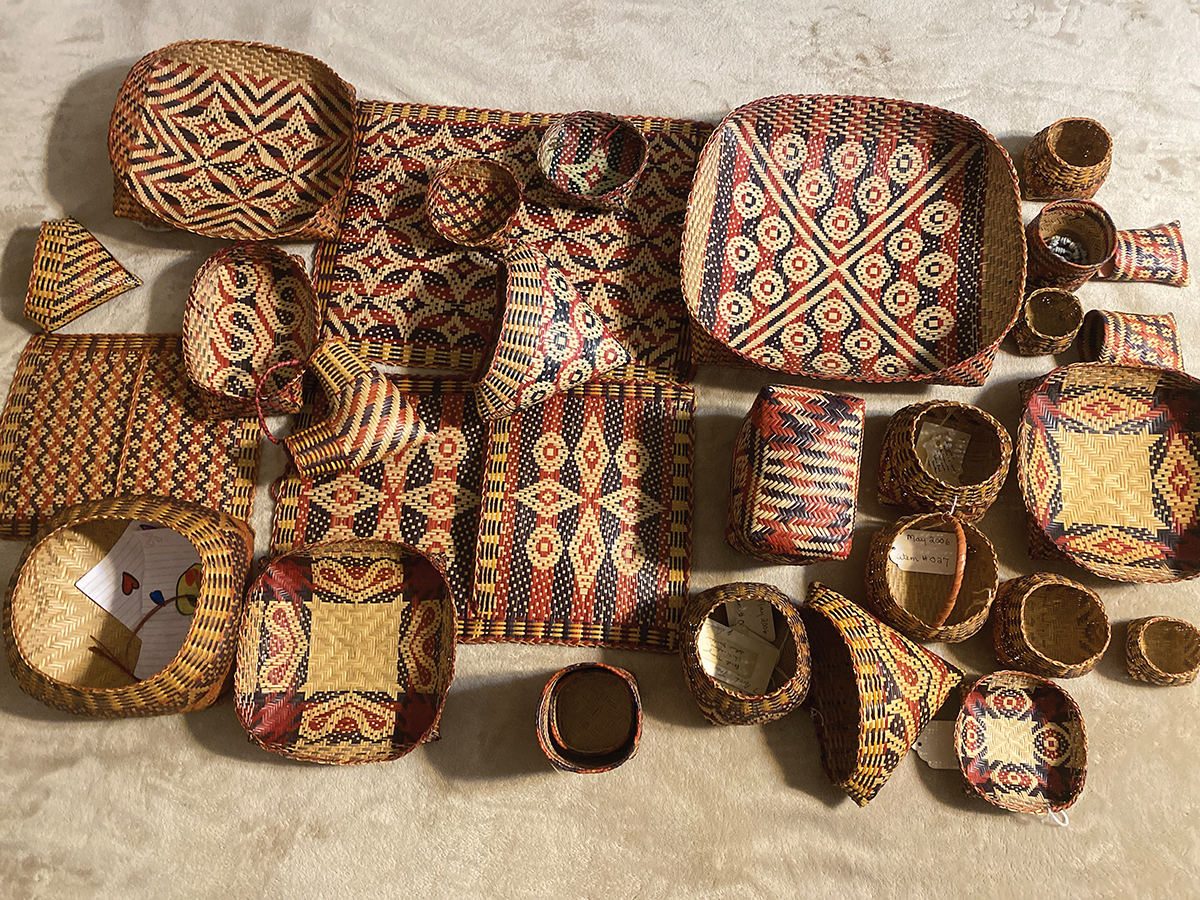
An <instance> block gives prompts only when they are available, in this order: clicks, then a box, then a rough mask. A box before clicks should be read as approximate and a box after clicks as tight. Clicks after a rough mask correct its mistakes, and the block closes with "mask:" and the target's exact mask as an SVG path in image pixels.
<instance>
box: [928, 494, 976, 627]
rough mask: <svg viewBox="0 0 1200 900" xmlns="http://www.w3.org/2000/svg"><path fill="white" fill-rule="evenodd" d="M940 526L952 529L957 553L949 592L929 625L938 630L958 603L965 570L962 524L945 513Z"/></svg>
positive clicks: (964, 539) (965, 543)
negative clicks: (948, 526)
mask: <svg viewBox="0 0 1200 900" xmlns="http://www.w3.org/2000/svg"><path fill="white" fill-rule="evenodd" d="M942 524H943V525H950V526H951V527H953V528H954V538H955V542H956V544H957V548H958V550H957V553H956V554H955V560H954V581H953V582H951V584H950V590H949V591H948V592H947V593H946V600H945V602H944V604H943V606H942V608H941V609H940V610H938V614H937V616H935V617H934V620H933V621H932V622H930V623H929V624H930V625H932V626H933V627H934V628H940V627H941V626H942V625H944V624H945V623H946V620H947V619H948V618H950V613H951V612H953V611H954V604H955V603H957V602H958V592H959V591H960V590H961V589H962V583H963V573H964V572H965V571H966V568H967V535H966V532H964V531H963V527H962V523H961V522H959V521H958V519H956V518H955V517H954V516H952V515H950V514H949V513H947V514H946V515H944V516H942Z"/></svg>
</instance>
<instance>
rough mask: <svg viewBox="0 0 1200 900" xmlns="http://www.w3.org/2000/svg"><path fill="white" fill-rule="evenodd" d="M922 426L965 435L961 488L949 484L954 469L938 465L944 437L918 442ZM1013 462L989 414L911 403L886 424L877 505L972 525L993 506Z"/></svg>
mask: <svg viewBox="0 0 1200 900" xmlns="http://www.w3.org/2000/svg"><path fill="white" fill-rule="evenodd" d="M926 425H929V426H931V428H945V429H949V431H950V432H956V433H960V434H965V435H967V436H968V437H969V441H968V443H967V445H966V450H965V453H964V455H963V457H962V472H961V476H960V477H959V478H958V481H960V482H961V483H960V484H958V485H955V484H953V483H951V481H950V480H948V479H949V477H950V476H949V471H952V470H947V469H946V468H944V467H943V465H942V463H941V461H942V460H943V459H945V455H944V454H943V453H942V451H941V449H939V445H940V444H941V443H942V441H943V437H944V435H943V436H939V435H937V434H931V436H930V437H928V438H926V439H924V440H922V437H921V434H922V430H923V429H924V427H925V426H926ZM922 456H924V461H922ZM1011 458H1012V438H1010V437H1009V435H1008V431H1007V430H1006V429H1005V427H1004V426H1003V425H1001V424H1000V423H999V422H998V421H997V420H996V418H995V417H994V416H992V415H991V414H990V413H987V412H985V411H984V410H982V409H979V408H978V407H976V406H969V405H967V404H966V403H957V402H955V401H953V400H927V401H926V402H924V403H914V404H913V405H911V406H906V407H904V408H903V409H901V410H899V411H898V412H896V414H895V415H893V416H892V417H891V419H889V420H888V424H887V429H886V431H885V432H884V435H883V449H882V450H881V451H880V454H879V502H880V503H886V504H889V505H891V506H900V507H903V508H905V509H915V510H920V511H921V512H948V513H953V514H954V515H955V516H957V517H958V518H959V519H962V520H963V521H967V522H974V521H977V520H978V519H981V518H983V514H984V513H986V512H987V511H988V508H989V507H990V506H991V505H992V503H994V502H995V500H996V497H997V495H998V494H999V493H1000V488H1001V487H1002V486H1003V485H1004V479H1005V478H1007V477H1008V465H1009V461H1010V459H1011Z"/></svg>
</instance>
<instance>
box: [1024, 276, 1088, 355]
mask: <svg viewBox="0 0 1200 900" xmlns="http://www.w3.org/2000/svg"><path fill="white" fill-rule="evenodd" d="M1082 324H1083V305H1082V304H1081V303H1080V302H1079V298H1078V297H1076V296H1075V295H1074V294H1073V293H1071V292H1070V291H1064V290H1062V289H1061V288H1038V289H1037V290H1035V291H1033V292H1032V293H1031V294H1030V295H1029V296H1027V297H1026V298H1025V304H1024V306H1023V307H1022V309H1021V315H1019V316H1018V317H1017V323H1016V324H1015V325H1014V326H1013V330H1012V334H1013V339H1014V340H1015V341H1016V342H1017V352H1018V353H1020V354H1021V355H1022V356H1045V355H1047V354H1051V353H1063V352H1065V351H1066V350H1067V349H1068V348H1069V347H1070V346H1071V342H1072V341H1074V340H1075V335H1077V334H1078V333H1079V326H1080V325H1082Z"/></svg>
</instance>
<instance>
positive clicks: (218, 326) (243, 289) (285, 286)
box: [183, 241, 321, 416]
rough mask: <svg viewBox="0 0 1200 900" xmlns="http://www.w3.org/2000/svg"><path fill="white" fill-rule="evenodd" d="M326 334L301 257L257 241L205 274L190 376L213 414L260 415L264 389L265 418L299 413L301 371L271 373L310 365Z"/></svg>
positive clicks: (187, 350) (193, 318)
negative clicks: (297, 363)
mask: <svg viewBox="0 0 1200 900" xmlns="http://www.w3.org/2000/svg"><path fill="white" fill-rule="evenodd" d="M320 327H321V313H320V309H319V304H318V302H317V298H316V294H315V293H314V292H313V286H312V282H311V281H310V280H309V278H308V273H307V272H305V270H304V263H303V262H302V261H301V259H300V257H298V256H290V255H289V254H287V253H284V252H283V251H282V250H280V249H279V248H278V247H274V246H272V245H270V244H261V243H254V242H250V241H243V242H241V243H237V244H234V245H232V246H230V247H226V248H225V249H224V250H219V251H217V252H216V253H214V254H213V255H212V256H210V257H209V258H208V259H207V260H206V261H205V263H204V265H202V266H201V267H200V271H199V272H197V273H196V277H195V279H194V280H193V281H192V290H191V292H190V293H189V294H188V300H187V306H186V307H185V308H184V311H183V359H184V363H185V365H186V367H187V374H188V377H189V378H190V379H191V380H192V381H193V382H195V383H196V384H197V385H198V386H199V387H200V388H201V390H202V391H203V396H204V398H205V401H206V404H207V407H208V410H209V412H210V414H212V415H216V416H253V415H254V410H255V406H254V399H255V390H256V388H257V389H258V390H259V397H260V402H261V405H262V409H263V412H264V413H266V414H268V415H272V414H274V415H278V414H291V413H296V412H299V410H300V405H301V402H302V399H303V398H302V397H301V390H302V387H303V381H304V379H303V374H302V373H301V372H300V370H299V369H297V368H292V367H283V368H279V369H277V370H276V371H273V372H272V373H271V374H270V375H267V371H268V370H270V369H272V367H274V366H276V364H277V363H282V362H287V361H291V360H299V361H301V362H303V361H305V360H307V359H308V358H309V356H311V355H312V353H313V351H314V350H315V349H316V347H317V340H318V332H319V331H320ZM264 376H265V377H266V383H265V384H262V383H261V382H262V381H263V379H264Z"/></svg>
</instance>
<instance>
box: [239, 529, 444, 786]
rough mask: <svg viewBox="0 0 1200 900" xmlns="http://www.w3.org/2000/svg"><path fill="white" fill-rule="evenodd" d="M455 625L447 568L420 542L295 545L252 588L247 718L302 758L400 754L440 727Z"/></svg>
mask: <svg viewBox="0 0 1200 900" xmlns="http://www.w3.org/2000/svg"><path fill="white" fill-rule="evenodd" d="M455 627H456V623H455V614H454V601H453V600H452V598H451V596H450V588H449V585H447V583H446V579H445V577H444V576H443V573H442V570H441V568H440V567H439V565H438V564H436V563H434V562H433V561H431V560H430V558H429V557H427V556H425V554H424V553H422V552H421V551H419V550H417V549H416V548H414V547H410V546H408V545H406V544H394V543H388V542H385V541H340V542H331V543H326V544H310V545H307V546H304V547H297V548H294V549H292V550H290V551H288V552H287V553H285V554H283V555H281V556H277V557H275V558H274V559H272V560H270V561H269V562H268V563H267V564H266V566H265V567H264V569H263V572H262V574H261V575H260V576H259V577H258V580H257V581H255V582H254V584H253V586H252V587H251V588H250V590H249V592H248V594H247V601H246V618H245V621H244V622H243V624H242V629H241V636H240V638H239V641H238V656H237V669H236V671H235V673H234V692H235V697H236V701H237V713H238V718H239V719H241V722H242V725H243V727H244V728H245V729H246V731H247V733H248V734H249V735H250V738H251V740H253V741H254V742H255V743H256V744H258V745H259V746H260V747H262V748H263V749H264V750H269V751H271V752H272V753H278V754H280V755H282V756H289V757H291V758H293V759H302V760H308V761H310V762H320V763H341V764H345V763H367V762H381V761H384V760H389V759H397V758H399V757H401V756H404V755H405V754H406V753H408V752H409V751H410V750H412V749H413V748H414V747H416V746H417V745H418V744H420V743H422V742H423V741H427V740H435V739H436V738H437V724H438V719H439V717H440V716H441V713H442V705H443V704H444V703H445V700H446V694H447V692H448V691H449V690H450V681H451V679H452V678H453V677H454V651H455V637H454V636H455Z"/></svg>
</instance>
